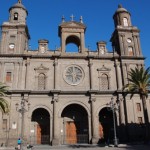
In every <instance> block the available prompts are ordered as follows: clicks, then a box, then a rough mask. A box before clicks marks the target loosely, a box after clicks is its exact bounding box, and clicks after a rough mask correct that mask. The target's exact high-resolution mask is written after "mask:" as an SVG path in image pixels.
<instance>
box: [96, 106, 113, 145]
mask: <svg viewBox="0 0 150 150" xmlns="http://www.w3.org/2000/svg"><path fill="white" fill-rule="evenodd" d="M113 127H114V126H113V112H112V110H110V108H108V107H104V108H103V109H101V110H100V112H99V136H100V143H103V142H105V143H107V144H109V143H110V142H113V138H114V128H113Z"/></svg>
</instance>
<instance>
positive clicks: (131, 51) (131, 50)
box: [128, 46, 133, 56]
mask: <svg viewBox="0 0 150 150" xmlns="http://www.w3.org/2000/svg"><path fill="white" fill-rule="evenodd" d="M128 54H129V56H133V48H132V47H131V46H129V47H128Z"/></svg>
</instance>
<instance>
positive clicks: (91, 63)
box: [89, 59, 94, 90]
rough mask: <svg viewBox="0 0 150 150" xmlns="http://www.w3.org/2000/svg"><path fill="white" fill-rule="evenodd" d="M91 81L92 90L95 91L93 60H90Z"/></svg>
mask: <svg viewBox="0 0 150 150" xmlns="http://www.w3.org/2000/svg"><path fill="white" fill-rule="evenodd" d="M89 73H90V74H89V75H90V76H89V80H90V89H91V90H93V89H94V81H93V79H94V76H93V62H92V60H91V59H90V60H89Z"/></svg>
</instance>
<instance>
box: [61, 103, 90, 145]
mask: <svg viewBox="0 0 150 150" xmlns="http://www.w3.org/2000/svg"><path fill="white" fill-rule="evenodd" d="M61 117H62V118H63V125H64V127H63V128H64V135H63V144H76V143H88V133H89V130H88V129H89V125H88V114H87V112H86V110H85V109H84V108H83V107H82V106H80V105H78V104H71V105H68V106H67V107H66V108H65V109H64V110H63V112H62V114H61Z"/></svg>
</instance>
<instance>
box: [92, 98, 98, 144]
mask: <svg viewBox="0 0 150 150" xmlns="http://www.w3.org/2000/svg"><path fill="white" fill-rule="evenodd" d="M95 101H96V98H95V97H94V96H93V95H91V99H90V102H91V116H92V117H91V127H92V144H97V143H98V140H99V122H98V117H97V114H96V112H95V105H96V103H95Z"/></svg>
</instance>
